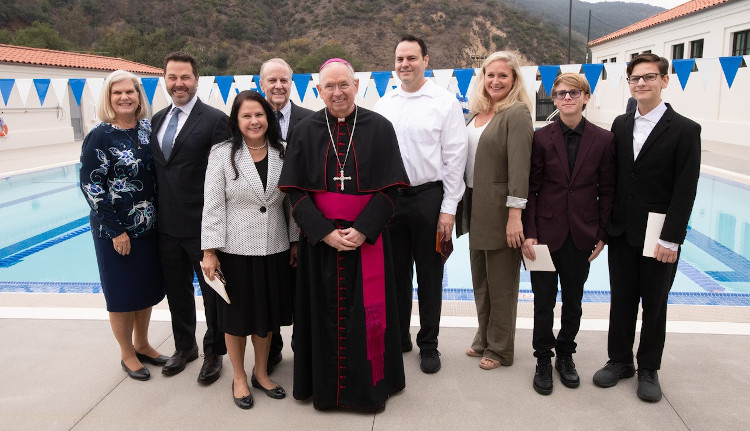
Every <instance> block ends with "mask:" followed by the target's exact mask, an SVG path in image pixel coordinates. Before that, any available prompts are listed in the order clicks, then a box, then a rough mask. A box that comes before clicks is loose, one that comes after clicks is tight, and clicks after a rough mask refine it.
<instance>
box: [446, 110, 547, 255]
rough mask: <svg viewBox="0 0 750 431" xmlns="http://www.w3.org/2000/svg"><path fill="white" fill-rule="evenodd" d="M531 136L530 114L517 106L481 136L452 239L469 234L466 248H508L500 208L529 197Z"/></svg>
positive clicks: (496, 118) (504, 216)
mask: <svg viewBox="0 0 750 431" xmlns="http://www.w3.org/2000/svg"><path fill="white" fill-rule="evenodd" d="M472 118H473V117H472ZM469 121H471V119H470V120H469ZM533 134H534V127H533V125H532V122H531V114H530V113H529V109H528V108H527V107H526V105H524V104H523V103H520V102H518V103H516V104H514V105H512V106H511V107H509V108H507V109H505V110H503V111H501V112H500V113H498V114H495V116H494V117H492V119H491V120H490V122H489V123H488V124H487V127H486V128H485V129H484V132H482V136H481V137H480V138H479V144H478V145H477V155H476V159H475V163H474V188H473V189H469V188H467V189H466V193H464V198H463V199H462V200H461V203H460V204H459V205H458V211H457V214H456V219H457V220H458V222H457V224H456V234H457V235H459V236H460V235H461V234H463V233H469V232H470V233H469V248H471V249H474V250H499V249H503V248H506V247H508V242H507V240H506V236H505V227H506V225H507V224H508V207H507V206H506V205H505V204H506V201H507V199H508V195H510V196H515V197H517V198H523V199H526V198H528V194H529V169H530V164H531V142H532V138H533Z"/></svg>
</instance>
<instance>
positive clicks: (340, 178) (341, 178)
mask: <svg viewBox="0 0 750 431" xmlns="http://www.w3.org/2000/svg"><path fill="white" fill-rule="evenodd" d="M326 111H327V110H325V111H324V112H323V115H325V117H326V129H327V130H328V136H329V137H330V138H331V147H333V154H334V155H335V156H336V163H338V167H339V176H338V177H333V181H338V182H340V183H341V191H344V180H351V179H352V177H345V176H344V166H345V165H346V160H347V159H348V158H349V150H350V149H351V148H352V140H353V139H354V130H355V129H356V128H357V112H358V110H357V105H354V124H353V125H352V133H351V134H350V135H349V145H348V146H347V147H346V155H345V156H344V163H343V164H342V163H341V159H340V158H339V152H338V150H337V149H336V144H335V143H334V141H333V132H332V131H331V123H329V122H328V112H326Z"/></svg>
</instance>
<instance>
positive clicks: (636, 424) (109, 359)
mask: <svg viewBox="0 0 750 431" xmlns="http://www.w3.org/2000/svg"><path fill="white" fill-rule="evenodd" d="M0 142H1V141H0ZM80 145H81V142H80V141H77V142H73V143H69V144H60V145H56V146H46V147H34V148H31V149H26V150H1V151H0V178H3V177H6V176H9V175H10V174H17V173H22V172H28V171H32V170H36V169H39V168H40V167H53V166H61V165H66V164H70V163H75V162H76V161H77V160H78V154H79V152H80ZM702 170H703V171H704V172H707V173H711V174H712V175H717V176H722V177H725V178H728V179H732V180H734V181H738V182H743V183H745V184H750V147H743V146H732V145H727V144H721V143H712V142H705V141H704V142H703V166H702ZM198 308H199V310H198V315H199V316H201V315H202V314H203V313H202V304H201V301H200V300H198ZM583 308H584V316H583V317H584V319H583V321H582V325H581V332H580V334H579V336H578V343H579V348H578V353H577V354H576V356H575V359H576V364H577V367H578V371H579V373H580V375H581V387H580V388H578V389H568V388H566V387H564V386H562V384H560V381H559V379H558V377H557V376H556V375H555V377H554V381H555V388H554V391H553V393H552V394H551V395H550V396H547V397H545V396H541V395H538V394H537V393H536V392H534V390H533V389H532V386H531V382H532V378H533V374H534V365H535V359H534V358H533V356H532V350H531V329H530V328H531V319H532V316H533V304H531V303H529V302H521V303H519V306H518V330H517V334H516V358H515V363H514V365H513V366H512V367H502V368H500V369H497V370H492V371H484V370H481V369H480V368H479V367H478V366H477V363H478V360H477V359H475V358H469V357H467V356H466V355H465V354H464V350H465V349H466V347H467V346H468V345H469V343H470V341H471V339H472V337H473V335H474V331H475V326H476V320H475V315H476V314H475V313H476V312H475V309H474V304H473V302H471V301H444V305H443V320H442V324H441V328H442V329H441V334H440V351H441V353H442V356H441V359H442V362H443V368H442V370H441V371H440V372H439V373H437V374H435V375H426V374H423V373H422V372H421V371H420V370H419V356H418V354H417V352H416V351H414V352H410V353H406V354H404V365H405V371H406V379H407V380H406V381H407V386H406V389H405V390H404V391H402V392H401V393H399V394H397V395H395V396H394V397H392V398H391V399H390V400H389V401H388V403H387V406H386V409H385V411H383V412H381V413H378V414H374V415H373V414H359V413H352V412H347V411H341V410H334V411H329V412H318V411H316V410H314V409H313V407H312V405H311V403H310V402H309V401H307V402H300V401H296V400H294V399H293V398H292V397H291V391H292V368H293V366H292V365H293V352H292V351H291V350H290V348H289V347H288V345H287V346H285V350H284V360H283V362H282V363H281V365H280V366H279V367H278V368H277V371H276V372H275V374H274V378H275V379H276V380H277V381H278V382H279V383H280V384H281V385H283V386H284V387H285V388H286V389H287V391H288V393H289V396H288V397H287V399H284V400H280V401H277V400H272V399H270V398H268V397H266V396H264V395H263V394H260V393H259V391H254V395H255V401H256V405H255V406H254V407H253V408H252V409H251V410H249V411H243V410H240V409H238V408H237V407H235V406H234V404H233V402H232V400H231V398H230V385H231V365H230V363H229V360H228V358H225V361H224V366H225V369H224V372H223V374H222V376H221V378H220V379H219V380H218V381H217V382H216V383H214V384H213V385H211V386H207V387H206V386H202V385H200V384H199V383H197V382H196V377H197V374H198V370H199V369H200V364H201V362H200V361H195V362H193V363H191V364H189V365H188V367H187V369H186V370H185V371H184V372H183V373H181V374H179V375H177V376H173V377H164V376H162V375H161V374H160V372H159V369H158V368H157V367H153V366H148V367H149V369H150V371H151V372H152V378H151V380H149V381H147V382H137V381H134V380H132V379H129V378H128V377H127V376H126V374H125V373H124V372H123V371H122V370H121V369H120V366H119V361H118V360H117V359H118V357H119V352H118V351H117V350H118V349H117V344H116V343H115V340H114V337H113V336H112V333H111V329H110V327H109V322H108V320H107V312H106V311H105V307H104V298H103V296H102V295H100V294H99V295H97V294H65V295H61V294H49V293H0V343H2V344H0V345H3V346H5V348H4V349H3V350H2V353H1V354H0V370H2V371H0V382H2V389H0V424H1V425H0V428H2V429H12V430H22V429H29V430H71V429H73V430H89V429H92V430H94V429H95V430H101V429H107V430H120V429H123V430H125V429H127V430H132V429H165V430H172V429H181V430H184V429H207V428H208V429H280V430H297V429H300V430H307V429H313V430H314V429H325V430H339V429H341V430H400V429H408V430H427V429H510V430H515V429H524V430H537V429H539V430H542V429H543V430H549V429H582V430H599V429H619V430H641V429H660V430H724V429H726V430H735V429H750V410H749V409H748V405H747V394H748V393H750V368H749V367H747V366H746V360H745V358H744V354H745V353H746V352H748V351H750V336H749V335H750V312H748V308H747V307H731V306H694V305H670V307H669V312H668V313H669V315H668V316H669V322H668V335H667V341H666V348H665V351H664V358H663V365H662V370H661V371H660V375H659V377H660V381H661V384H662V388H663V390H664V398H663V399H662V400H661V401H660V402H658V403H655V404H647V403H644V402H642V401H640V400H639V399H638V398H637V397H636V395H635V389H636V386H637V381H636V379H635V378H631V379H626V380H623V381H621V382H620V383H619V384H618V385H617V386H615V387H614V388H610V389H601V388H598V387H596V386H594V385H593V383H592V381H591V378H592V376H593V373H594V372H595V371H596V370H597V369H599V368H600V367H601V366H602V365H603V364H604V363H605V362H606V359H607V352H606V344H607V319H608V316H609V313H608V310H609V305H608V304H590V303H586V304H584V305H583ZM414 309H415V312H416V309H417V308H416V307H414ZM556 311H557V312H558V313H559V307H558V309H557V310H556ZM416 319H417V316H413V320H412V325H413V326H414V325H415V324H416V322H417V320H416ZM204 330H205V324H203V323H199V327H198V333H199V334H202V333H203V331H204ZM290 332H291V329H290V328H288V327H287V328H283V329H282V333H283V334H284V339H285V340H287V344H288V340H289V335H290ZM415 333H416V327H412V334H415ZM150 337H151V341H152V344H153V345H154V346H155V347H156V348H157V349H159V350H160V351H161V353H162V354H167V355H169V354H171V353H172V351H173V339H172V335H171V327H170V324H169V312H168V309H167V306H166V301H162V303H161V304H159V305H158V306H157V307H155V310H154V315H153V321H152V324H151V331H150ZM246 366H247V367H248V369H249V367H251V366H252V354H249V355H248V359H247V361H246Z"/></svg>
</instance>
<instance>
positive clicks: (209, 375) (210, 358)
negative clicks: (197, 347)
mask: <svg viewBox="0 0 750 431" xmlns="http://www.w3.org/2000/svg"><path fill="white" fill-rule="evenodd" d="M223 359H224V356H223V355H214V354H211V353H207V354H205V355H204V356H203V366H202V367H201V372H200V373H198V382H200V383H203V384H205V385H210V384H211V383H213V382H215V381H216V380H218V379H219V376H220V375H221V367H222V361H223Z"/></svg>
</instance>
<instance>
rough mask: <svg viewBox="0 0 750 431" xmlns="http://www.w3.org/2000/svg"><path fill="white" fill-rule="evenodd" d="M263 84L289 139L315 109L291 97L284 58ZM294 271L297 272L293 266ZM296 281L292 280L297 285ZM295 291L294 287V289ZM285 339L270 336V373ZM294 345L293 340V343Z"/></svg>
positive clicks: (263, 74) (267, 71)
mask: <svg viewBox="0 0 750 431" xmlns="http://www.w3.org/2000/svg"><path fill="white" fill-rule="evenodd" d="M260 88H261V90H263V93H265V96H266V100H268V103H270V104H271V106H272V107H273V111H274V113H275V114H276V119H277V120H279V126H280V127H281V138H282V139H283V140H285V141H286V140H287V139H288V136H289V135H290V134H291V132H292V130H294V126H296V125H297V123H299V122H300V121H301V120H302V119H303V118H305V117H307V116H309V115H310V114H312V113H313V112H314V111H312V110H310V109H307V108H303V107H301V106H297V105H295V104H294V102H292V101H291V100H289V97H290V95H291V91H292V68H291V67H290V66H289V64H287V62H286V61H284V60H283V59H281V58H272V59H270V60H268V61H266V62H265V63H263V65H261V66H260ZM292 271H293V273H294V272H296V271H295V270H294V269H292ZM294 284H295V283H292V286H294ZM292 293H294V290H292ZM283 347H284V340H282V338H281V334H280V333H274V334H273V337H272V338H271V349H270V350H269V351H268V370H267V371H268V374H271V373H272V372H273V370H274V368H275V367H276V365H278V364H279V362H281V359H282V355H281V350H282V348H283ZM292 348H294V343H292Z"/></svg>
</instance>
